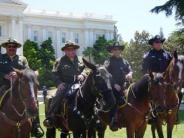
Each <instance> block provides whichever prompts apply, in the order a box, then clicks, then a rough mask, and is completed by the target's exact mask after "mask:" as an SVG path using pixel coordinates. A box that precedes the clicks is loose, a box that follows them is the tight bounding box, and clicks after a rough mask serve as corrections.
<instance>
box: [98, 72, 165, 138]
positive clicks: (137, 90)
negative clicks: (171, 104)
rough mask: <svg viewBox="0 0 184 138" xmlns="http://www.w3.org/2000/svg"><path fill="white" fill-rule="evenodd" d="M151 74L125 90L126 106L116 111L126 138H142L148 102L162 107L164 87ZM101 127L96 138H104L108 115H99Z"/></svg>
mask: <svg viewBox="0 0 184 138" xmlns="http://www.w3.org/2000/svg"><path fill="white" fill-rule="evenodd" d="M157 79H158V78H157V77H155V76H153V74H152V73H150V74H146V75H144V76H143V77H142V78H141V79H140V80H139V81H138V82H136V83H134V84H131V85H130V87H129V89H128V90H127V96H126V105H125V106H124V107H122V108H120V109H119V110H118V122H119V128H122V127H126V131H127V138H134V137H135V138H143V136H144V133H145V129H146V126H147V120H148V117H149V114H150V102H151V101H152V100H153V101H154V102H156V103H158V104H161V105H164V103H163V101H164V100H163V98H164V94H163V92H162V91H160V89H161V88H162V87H164V85H161V84H160V82H159V81H157ZM99 118H100V121H101V122H102V126H101V127H100V129H97V131H98V137H99V138H104V134H105V129H106V126H107V125H109V124H110V119H109V114H108V113H103V112H101V113H99Z"/></svg>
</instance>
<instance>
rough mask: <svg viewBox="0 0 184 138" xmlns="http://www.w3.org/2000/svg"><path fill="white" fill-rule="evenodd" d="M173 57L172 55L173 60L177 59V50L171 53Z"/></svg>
mask: <svg viewBox="0 0 184 138" xmlns="http://www.w3.org/2000/svg"><path fill="white" fill-rule="evenodd" d="M173 57H174V60H175V62H176V61H177V60H178V53H177V51H176V50H175V51H174V53H173Z"/></svg>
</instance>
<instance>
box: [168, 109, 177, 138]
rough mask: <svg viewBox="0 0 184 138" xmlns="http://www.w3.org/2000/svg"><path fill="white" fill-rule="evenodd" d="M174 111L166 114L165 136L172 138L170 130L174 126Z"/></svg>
mask: <svg viewBox="0 0 184 138" xmlns="http://www.w3.org/2000/svg"><path fill="white" fill-rule="evenodd" d="M176 114H177V113H176V112H173V113H171V114H169V115H168V118H167V138H172V131H173V127H174V123H175V122H176Z"/></svg>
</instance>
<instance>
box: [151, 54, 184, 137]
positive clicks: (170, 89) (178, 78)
mask: <svg viewBox="0 0 184 138" xmlns="http://www.w3.org/2000/svg"><path fill="white" fill-rule="evenodd" d="M162 81H163V83H165V85H166V87H165V91H166V97H165V106H164V108H159V105H158V106H156V107H155V112H156V118H155V119H154V120H155V121H153V122H152V123H151V130H152V134H153V138H156V135H155V129H156V130H157V132H158V136H159V138H163V137H164V135H163V131H162V124H163V122H165V123H166V124H167V138H172V130H173V127H174V124H175V122H176V118H177V112H178V109H179V105H180V104H179V103H180V101H179V98H178V92H179V90H181V87H182V85H183V82H184V56H178V55H177V52H174V56H173V59H172V60H171V62H170V64H169V66H168V68H167V69H166V72H165V73H164V74H163V80H162Z"/></svg>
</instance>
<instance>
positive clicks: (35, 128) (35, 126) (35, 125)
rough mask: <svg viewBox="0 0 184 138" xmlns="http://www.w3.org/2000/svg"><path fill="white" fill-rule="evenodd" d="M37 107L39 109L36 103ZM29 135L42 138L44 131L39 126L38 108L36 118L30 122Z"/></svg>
mask: <svg viewBox="0 0 184 138" xmlns="http://www.w3.org/2000/svg"><path fill="white" fill-rule="evenodd" d="M38 107H39V103H38ZM31 135H32V136H34V137H36V138H41V137H43V136H44V131H43V129H42V128H41V126H40V118H39V108H38V113H37V116H36V117H35V118H34V119H33V120H32V130H31Z"/></svg>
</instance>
